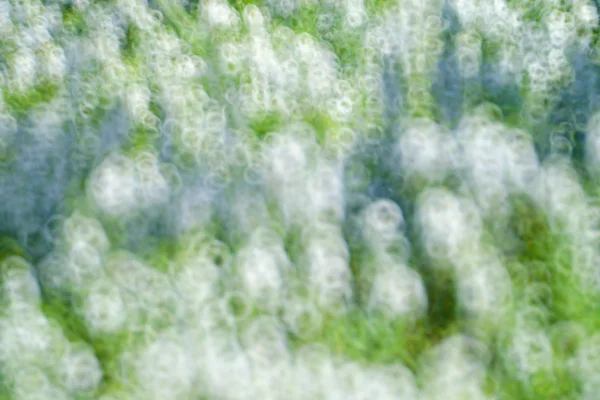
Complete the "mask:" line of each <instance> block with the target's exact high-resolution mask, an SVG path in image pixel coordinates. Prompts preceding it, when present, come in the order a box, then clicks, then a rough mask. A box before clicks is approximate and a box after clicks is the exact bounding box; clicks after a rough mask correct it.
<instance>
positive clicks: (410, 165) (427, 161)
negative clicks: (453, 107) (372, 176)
mask: <svg viewBox="0 0 600 400" xmlns="http://www.w3.org/2000/svg"><path fill="white" fill-rule="evenodd" d="M453 146H455V144H454V141H453V140H452V138H451V136H450V134H449V132H445V131H444V130H443V129H442V128H441V127H440V126H438V125H437V124H436V123H435V122H433V121H431V120H427V119H421V120H414V121H411V122H410V123H408V124H407V126H406V127H405V129H404V130H403V132H402V136H401V137H400V139H399V141H398V148H397V149H398V153H399V154H398V157H399V158H400V168H401V173H403V174H407V175H412V174H416V175H418V176H421V177H423V178H425V179H427V180H428V181H429V182H440V181H441V180H442V179H443V178H444V176H445V174H446V173H447V172H448V171H449V170H450V169H451V168H452V161H453V157H454V156H455V154H453Z"/></svg>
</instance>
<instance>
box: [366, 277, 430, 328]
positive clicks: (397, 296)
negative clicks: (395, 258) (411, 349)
mask: <svg viewBox="0 0 600 400" xmlns="http://www.w3.org/2000/svg"><path fill="white" fill-rule="evenodd" d="M369 306H370V307H371V308H372V309H375V310H382V311H383V312H384V313H385V314H387V315H388V316H389V317H392V318H394V317H401V316H407V315H409V316H410V315H414V316H421V315H423V314H424V313H425V311H426V310H427V293H426V292H425V287H424V285H423V281H422V279H421V277H420V276H419V274H418V273H417V272H416V271H414V270H413V269H411V268H409V267H407V266H404V265H391V266H386V267H384V268H380V269H379V270H378V271H377V272H376V275H375V277H374V279H373V287H372V289H371V297H370V302H369Z"/></svg>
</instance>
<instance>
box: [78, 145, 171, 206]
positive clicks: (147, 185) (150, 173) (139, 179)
mask: <svg viewBox="0 0 600 400" xmlns="http://www.w3.org/2000/svg"><path fill="white" fill-rule="evenodd" d="M89 190H90V194H91V196H92V198H93V199H94V201H95V202H96V203H97V204H98V206H99V207H100V209H101V210H102V211H103V212H105V213H106V214H108V215H110V216H115V217H122V216H127V215H128V214H131V213H132V212H133V211H134V210H136V209H138V208H139V207H140V206H142V207H144V206H147V207H150V206H154V205H157V204H161V203H163V202H165V201H166V200H167V199H168V196H169V192H170V188H169V183H168V182H167V180H166V179H165V177H164V176H163V174H162V173H161V170H160V165H159V162H158V160H157V159H156V156H155V155H153V154H148V153H146V154H142V155H140V156H139V157H138V159H137V160H135V161H133V160H130V159H129V158H127V157H125V156H121V155H112V156H109V157H107V158H106V159H105V160H104V161H103V162H102V164H100V165H99V166H98V168H97V169H96V170H95V171H94V172H93V173H92V176H91V178H90V185H89Z"/></svg>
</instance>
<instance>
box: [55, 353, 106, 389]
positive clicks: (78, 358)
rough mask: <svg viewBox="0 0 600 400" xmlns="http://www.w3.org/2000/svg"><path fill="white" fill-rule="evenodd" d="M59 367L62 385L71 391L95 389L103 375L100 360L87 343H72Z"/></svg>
mask: <svg viewBox="0 0 600 400" xmlns="http://www.w3.org/2000/svg"><path fill="white" fill-rule="evenodd" d="M58 369H59V371H60V372H59V375H60V381H61V384H62V386H63V387H64V388H65V389H66V390H67V391H69V392H71V393H78V392H85V391H89V390H93V389H95V388H96V387H97V386H98V385H99V384H100V382H101V380H102V376H103V372H102V367H101V365H100V362H99V361H98V359H97V358H96V356H95V354H94V351H93V350H92V349H91V348H90V347H88V346H87V345H75V344H73V345H71V346H70V348H69V349H68V351H67V352H66V354H65V355H64V356H63V357H62V359H61V362H60V365H59V366H58Z"/></svg>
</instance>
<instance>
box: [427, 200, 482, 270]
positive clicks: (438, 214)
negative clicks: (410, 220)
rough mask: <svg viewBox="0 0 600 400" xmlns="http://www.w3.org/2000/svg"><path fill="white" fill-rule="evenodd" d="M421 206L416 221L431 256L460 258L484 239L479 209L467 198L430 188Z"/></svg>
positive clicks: (450, 258) (451, 259)
mask: <svg viewBox="0 0 600 400" xmlns="http://www.w3.org/2000/svg"><path fill="white" fill-rule="evenodd" d="M418 205H419V209H418V214H417V221H418V224H419V227H420V229H421V232H422V235H423V242H424V244H425V246H426V249H427V252H428V253H429V255H431V256H432V257H434V258H437V259H447V260H450V261H455V260H458V258H459V257H460V255H461V254H465V253H464V251H465V250H467V249H469V247H471V248H472V246H473V245H475V246H476V245H477V243H478V242H479V240H480V239H481V235H482V229H483V225H482V221H481V218H480V215H479V211H478V209H477V208H476V207H475V205H474V204H473V203H472V202H471V201H469V200H468V199H465V198H462V197H458V196H456V195H454V194H453V193H451V192H449V191H447V190H444V189H427V190H426V191H425V192H423V193H422V194H421V195H420V197H419V200H418Z"/></svg>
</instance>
